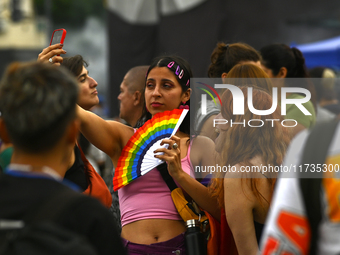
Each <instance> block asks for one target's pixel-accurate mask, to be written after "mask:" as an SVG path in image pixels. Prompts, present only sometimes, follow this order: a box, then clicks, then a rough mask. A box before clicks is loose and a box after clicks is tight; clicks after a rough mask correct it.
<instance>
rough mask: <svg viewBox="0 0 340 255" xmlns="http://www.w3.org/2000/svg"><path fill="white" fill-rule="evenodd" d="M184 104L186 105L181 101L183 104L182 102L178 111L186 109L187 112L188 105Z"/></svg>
mask: <svg viewBox="0 0 340 255" xmlns="http://www.w3.org/2000/svg"><path fill="white" fill-rule="evenodd" d="M185 103H186V101H183V102H182V105H180V106H179V109H180V110H182V109H187V110H189V105H186V104H185Z"/></svg>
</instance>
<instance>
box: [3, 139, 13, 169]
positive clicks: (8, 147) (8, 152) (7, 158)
mask: <svg viewBox="0 0 340 255" xmlns="http://www.w3.org/2000/svg"><path fill="white" fill-rule="evenodd" d="M12 153H13V147H12V144H11V143H4V142H1V143H0V173H1V172H3V171H5V169H6V167H7V166H8V165H9V164H10V163H11V157H12Z"/></svg>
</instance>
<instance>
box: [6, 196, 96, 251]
mask: <svg viewBox="0 0 340 255" xmlns="http://www.w3.org/2000/svg"><path fill="white" fill-rule="evenodd" d="M83 198H84V197H82V196H79V194H77V193H71V192H67V190H64V191H62V192H58V194H57V195H55V196H53V197H52V198H50V199H49V201H47V202H46V203H43V205H42V206H40V207H39V208H38V209H37V210H34V211H32V212H30V213H29V214H28V216H27V217H25V219H23V220H22V221H13V220H1V219H0V255H98V252H97V251H96V250H95V248H94V247H93V246H92V245H91V244H90V243H89V242H88V240H86V238H85V237H83V236H81V235H79V234H77V233H74V232H72V231H70V230H67V229H65V228H64V227H62V226H59V225H57V224H55V223H54V222H53V221H54V219H57V217H58V216H59V215H61V213H63V212H64V211H65V210H66V209H67V208H68V206H69V205H70V204H72V202H74V201H76V200H79V199H83ZM27 220H29V221H28V222H31V223H29V224H25V221H27Z"/></svg>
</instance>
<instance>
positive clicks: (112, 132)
mask: <svg viewBox="0 0 340 255" xmlns="http://www.w3.org/2000/svg"><path fill="white" fill-rule="evenodd" d="M78 117H79V119H80V121H81V125H80V131H81V132H82V133H83V135H84V136H85V137H86V138H87V139H88V140H89V141H90V142H91V143H92V144H93V145H94V146H96V147H97V148H98V149H100V150H102V151H103V152H105V153H106V154H107V155H109V157H110V158H111V160H112V162H113V164H114V166H116V163H117V160H118V158H119V156H120V153H121V151H122V149H123V148H124V146H125V145H126V143H127V141H128V140H129V139H130V137H131V136H132V135H133V133H134V131H133V128H131V127H129V126H126V125H124V124H121V123H119V122H117V121H108V120H104V119H102V118H100V117H99V116H97V115H96V114H94V113H92V112H90V111H86V110H84V109H82V108H81V107H80V106H78Z"/></svg>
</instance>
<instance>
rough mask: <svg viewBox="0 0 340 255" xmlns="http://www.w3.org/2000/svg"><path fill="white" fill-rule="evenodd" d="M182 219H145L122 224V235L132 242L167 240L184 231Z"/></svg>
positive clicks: (144, 242) (142, 242) (147, 242)
mask: <svg viewBox="0 0 340 255" xmlns="http://www.w3.org/2000/svg"><path fill="white" fill-rule="evenodd" d="M185 229H186V228H185V226H184V222H183V221H178V220H166V219H146V220H139V221H135V222H132V223H130V224H127V225H125V226H123V228H122V237H123V238H124V239H126V240H129V241H130V242H133V243H138V244H152V243H159V242H164V241H168V240H170V239H172V238H174V237H176V236H178V235H179V234H181V233H183V232H185Z"/></svg>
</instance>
